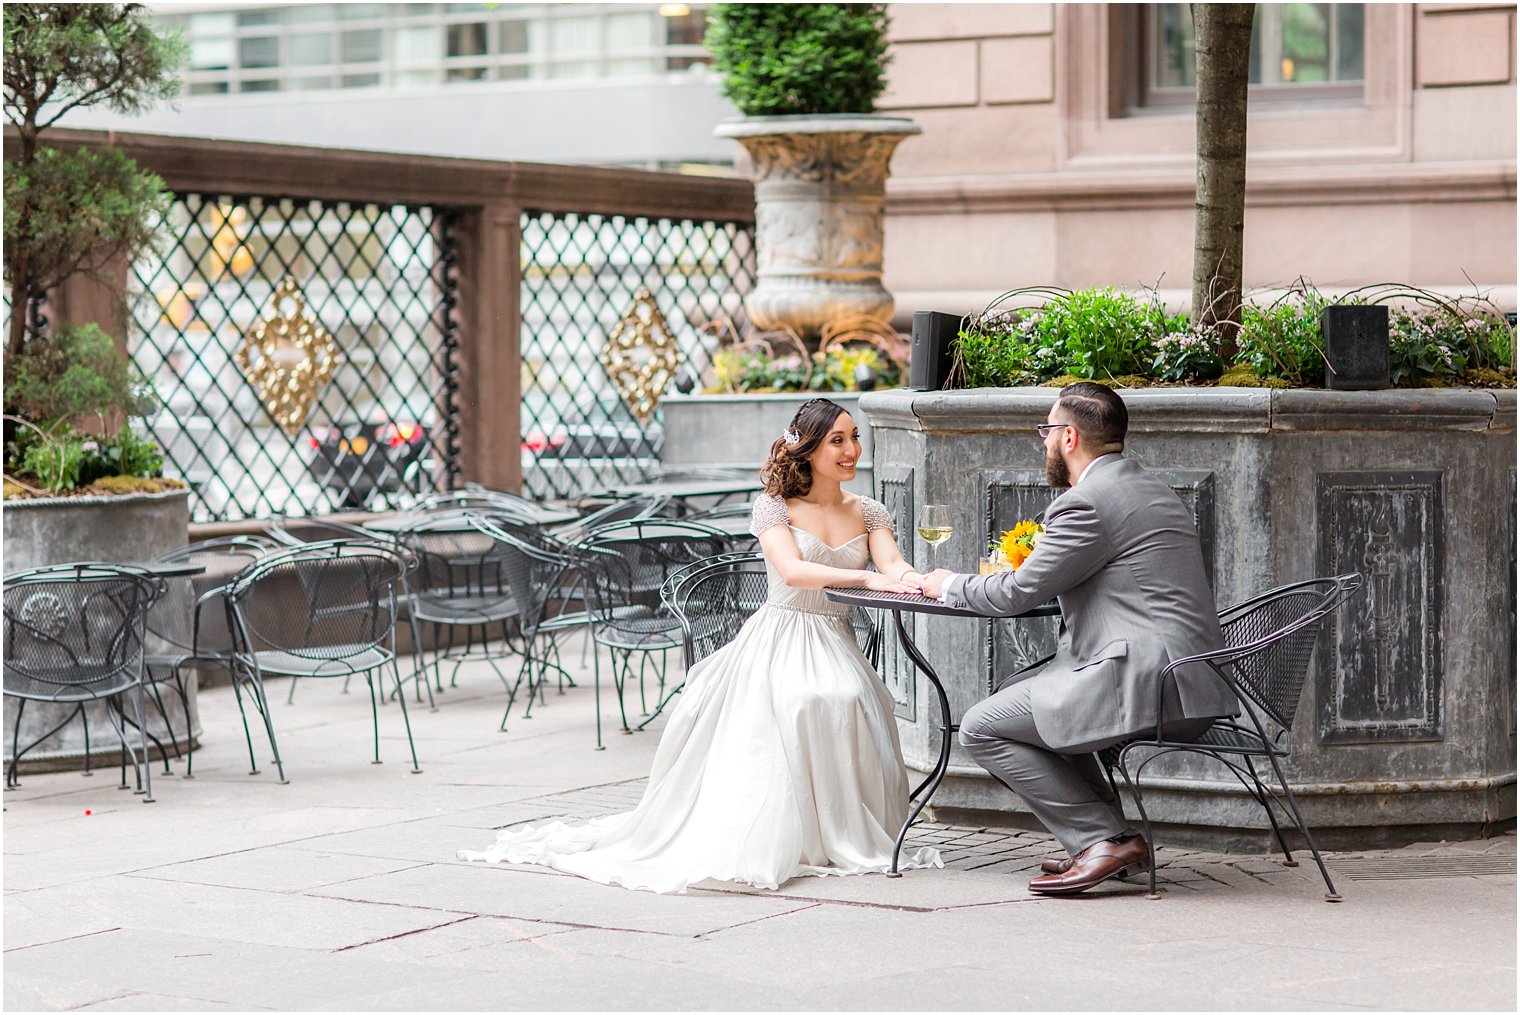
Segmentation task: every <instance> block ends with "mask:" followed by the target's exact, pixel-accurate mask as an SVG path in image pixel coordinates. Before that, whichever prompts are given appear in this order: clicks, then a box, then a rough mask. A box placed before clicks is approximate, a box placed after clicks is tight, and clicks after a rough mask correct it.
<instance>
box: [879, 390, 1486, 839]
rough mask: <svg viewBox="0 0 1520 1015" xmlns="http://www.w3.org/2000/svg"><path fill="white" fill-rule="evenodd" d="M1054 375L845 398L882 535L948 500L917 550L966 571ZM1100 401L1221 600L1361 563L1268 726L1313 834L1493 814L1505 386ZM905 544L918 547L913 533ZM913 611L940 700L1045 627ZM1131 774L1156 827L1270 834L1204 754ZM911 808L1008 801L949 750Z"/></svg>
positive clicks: (916, 735)
mask: <svg viewBox="0 0 1520 1015" xmlns="http://www.w3.org/2000/svg"><path fill="white" fill-rule="evenodd" d="M1054 395H1055V392H1054V391H1053V390H1051V389H1045V388H1017V389H996V390H992V389H983V390H970V391H945V392H913V391H906V390H897V391H890V392H880V393H871V394H868V395H866V396H864V397H863V398H862V400H861V408H862V410H863V411H864V412H865V414H866V415H867V416H868V417H869V418H870V421H871V424H872V435H873V437H874V439H875V448H876V453H875V466H876V481H877V489H878V496H879V497H880V499H881V500H883V501H885V502H886V504H887V505H888V507H889V508H890V509H891V510H892V511H893V512H894V515H895V517H896V519H897V529H898V532H900V533H911V532H912V531H913V528H914V525H913V520H914V517H915V515H916V512H918V511H919V510H921V508H922V505H924V504H926V503H945V504H950V505H952V511H953V512H954V515H955V518H956V522H957V530H956V533H955V535H954V536H953V537H952V538H951V539H950V540H949V541H948V542H947V543H946V544H944V545H943V546H942V547H941V548H940V555H941V560H943V561H945V562H947V563H948V565H949V566H953V567H957V568H959V569H961V570H967V569H974V564H975V561H976V558H977V556H978V554H979V553H981V552H983V551H984V548H985V546H986V544H987V541H988V540H989V539H990V538H991V536H992V534H993V533H994V532H995V531H1001V530H1003V529H1005V528H1009V527H1011V526H1012V525H1013V523H1014V522H1016V521H1018V520H1019V519H1021V518H1026V517H1030V516H1033V515H1034V514H1035V513H1036V512H1037V511H1039V510H1041V509H1042V508H1043V507H1044V506H1045V505H1046V504H1047V503H1049V501H1050V499H1051V492H1050V490H1049V489H1048V488H1047V487H1046V486H1045V480H1044V470H1043V452H1042V449H1041V446H1040V444H1039V442H1038V441H1037V439H1036V437H1035V434H1034V425H1035V424H1036V423H1040V422H1043V421H1044V420H1045V416H1046V413H1047V412H1048V411H1049V409H1050V405H1051V402H1052V400H1053V398H1054ZM1124 399H1125V403H1126V404H1127V405H1128V407H1129V411H1130V440H1129V446H1128V452H1129V454H1131V455H1132V456H1133V457H1134V458H1136V459H1137V460H1139V461H1140V462H1141V463H1142V464H1143V465H1145V466H1146V467H1147V468H1149V469H1152V470H1153V471H1156V472H1159V473H1161V474H1163V475H1164V476H1166V477H1167V478H1168V480H1169V481H1170V482H1171V484H1172V486H1173V488H1174V489H1176V490H1177V492H1178V494H1179V495H1180V496H1181V497H1182V499H1183V501H1184V503H1186V504H1187V505H1188V506H1189V507H1190V508H1191V509H1192V511H1193V514H1194V517H1195V520H1196V522H1197V525H1198V529H1199V533H1200V535H1201V537H1202V539H1203V546H1204V554H1205V559H1206V562H1207V563H1208V565H1209V567H1210V571H1211V574H1212V576H1213V583H1214V589H1215V595H1216V598H1217V601H1218V603H1219V604H1220V605H1221V606H1225V605H1228V604H1230V603H1233V602H1237V601H1239V600H1242V599H1245V598H1246V597H1248V596H1249V595H1251V594H1252V593H1254V592H1257V591H1260V590H1263V589H1266V588H1269V587H1272V586H1275V585H1279V584H1282V583H1285V582H1290V581H1295V580H1298V579H1302V578H1308V577H1313V576H1315V575H1322V574H1334V573H1340V572H1345V571H1360V572H1362V573H1363V574H1364V575H1366V576H1367V584H1366V589H1365V592H1364V593H1363V595H1362V596H1360V597H1359V598H1357V599H1355V600H1353V602H1352V603H1351V604H1350V605H1349V606H1348V607H1346V608H1345V609H1343V610H1342V612H1341V614H1340V615H1339V617H1338V618H1337V623H1336V624H1335V625H1334V627H1333V629H1331V630H1328V631H1327V632H1326V633H1325V635H1324V637H1323V638H1322V640H1321V642H1320V645H1319V648H1318V649H1317V651H1316V653H1315V658H1314V661H1313V664H1312V668H1311V671H1310V675H1309V678H1308V681H1307V683H1306V686H1305V688H1304V693H1303V698H1302V701H1301V704H1300V706H1299V711H1298V716H1297V720H1296V721H1295V724H1294V729H1293V733H1292V737H1293V739H1292V752H1293V753H1292V759H1291V761H1290V764H1289V769H1288V771H1289V779H1290V781H1292V782H1293V784H1294V792H1295V793H1296V794H1298V796H1299V799H1300V803H1301V805H1302V806H1303V808H1304V810H1305V817H1306V818H1307V820H1308V822H1309V826H1310V827H1311V828H1312V829H1314V830H1315V834H1316V836H1317V837H1319V840H1320V843H1321V845H1324V846H1327V847H1331V848H1335V847H1343V848H1344V847H1361V846H1371V845H1374V844H1390V843H1407V842H1415V841H1420V840H1424V839H1435V838H1451V837H1472V836H1475V835H1486V834H1490V833H1491V832H1493V831H1494V830H1496V829H1499V828H1503V827H1505V826H1507V825H1513V823H1514V818H1515V725H1516V723H1515V698H1514V687H1515V640H1514V639H1515V436H1514V424H1515V392H1514V391H1459V390H1421V391H1378V392H1372V391H1367V392H1338V391H1309V390H1294V391H1269V390H1258V389H1245V388H1208V389H1151V390H1141V391H1132V392H1125V393H1124ZM903 542H904V543H905V544H906V543H907V542H908V540H907V539H904V540H903ZM904 549H905V551H908V547H907V546H906V545H905V546H904ZM909 552H911V553H912V554H915V555H916V556H917V559H918V561H919V562H920V564H923V563H925V562H926V560H927V547H926V546H925V545H924V544H923V543H922V542H921V541H919V540H916V539H915V540H913V541H912V549H911V551H909ZM913 622H914V623H915V625H916V628H915V632H914V636H915V638H916V639H917V640H918V643H919V645H920V646H921V647H923V648H924V649H925V650H926V654H927V656H928V657H929V658H930V659H934V660H936V662H937V663H938V662H941V661H942V662H943V667H942V668H941V669H940V671H939V672H940V673H941V675H942V677H943V678H944V680H945V684H946V690H947V691H948V692H949V695H950V702H951V709H952V711H953V712H954V713H955V716H956V718H958V717H959V716H960V715H961V714H963V713H964V712H965V710H966V709H967V708H969V707H970V706H971V705H972V704H973V703H974V702H976V701H977V700H978V699H980V698H981V697H983V696H984V695H985V694H986V693H987V692H988V690H989V689H990V686H991V685H990V681H991V679H992V678H993V674H995V673H1004V672H1008V671H1009V670H1011V669H1013V668H1015V667H1016V666H1017V665H1018V664H1019V661H1020V660H1024V659H1034V658H1038V657H1039V655H1041V654H1043V653H1044V652H1045V651H1046V650H1047V649H1048V647H1050V646H1053V644H1054V638H1055V631H1054V621H1047V622H1042V624H1041V626H1036V625H1034V624H1030V623H1027V622H1026V623H1024V624H1014V623H1012V622H994V621H987V622H976V623H975V624H974V625H973V624H971V623H970V622H965V621H944V620H938V621H936V620H934V619H933V618H922V617H915V618H914V621H913ZM973 627H974V628H975V630H974V631H973ZM973 634H974V637H973ZM893 649H894V650H895V646H893ZM883 670H884V676H885V677H886V679H887V680H888V682H889V684H890V685H891V686H892V687H893V690H894V693H895V694H896V696H897V699H898V712H899V717H900V719H901V724H902V733H903V750H904V754H905V756H906V757H907V760H908V763H909V765H910V766H912V767H914V768H916V769H919V770H927V769H928V768H929V767H930V765H931V764H932V762H933V760H934V758H935V756H936V754H937V750H938V734H937V732H936V731H932V730H931V728H930V725H929V724H930V723H931V722H933V721H935V720H936V716H935V714H934V712H935V709H936V708H937V706H936V705H934V704H933V703H932V700H931V697H930V695H929V690H930V689H929V688H928V687H927V682H920V681H918V680H915V679H914V676H913V674H912V670H911V667H910V666H909V665H908V664H907V662H906V661H905V660H902V659H899V658H897V655H896V653H895V651H894V652H893V653H892V654H891V655H890V656H889V658H888V659H887V660H886V663H885V665H884V667H883ZM921 685H922V686H921ZM1163 766H1165V767H1163ZM1146 786H1147V795H1146V801H1147V802H1146V806H1147V808H1148V809H1150V810H1151V814H1152V817H1153V819H1155V820H1157V821H1159V822H1160V823H1162V824H1163V825H1167V826H1172V827H1171V828H1170V829H1169V830H1167V831H1166V832H1165V833H1164V834H1166V836H1167V841H1171V842H1178V841H1188V840H1191V841H1195V842H1198V843H1200V844H1204V845H1207V846H1209V847H1211V848H1219V849H1224V848H1241V847H1246V846H1250V847H1262V848H1266V846H1267V844H1268V842H1269V841H1270V831H1269V830H1268V829H1267V827H1266V823H1265V820H1264V818H1263V815H1262V812H1261V809H1260V808H1259V807H1258V806H1257V805H1256V804H1255V802H1254V801H1252V800H1251V799H1249V797H1247V796H1246V795H1245V794H1244V792H1243V791H1242V790H1241V788H1240V786H1239V785H1238V784H1236V783H1235V782H1234V781H1233V780H1232V779H1231V778H1230V777H1229V775H1228V773H1227V772H1225V771H1224V770H1223V769H1222V768H1220V767H1219V766H1218V765H1216V764H1213V763H1211V762H1208V761H1205V760H1202V759H1195V758H1189V757H1187V756H1182V755H1177V756H1173V757H1170V758H1166V759H1163V760H1162V761H1160V762H1158V763H1157V764H1155V765H1152V766H1150V767H1148V768H1147V770H1146ZM935 809H936V810H937V811H938V812H939V813H940V814H941V815H942V816H947V817H952V818H963V819H964V818H970V819H971V820H980V821H987V822H1003V823H1010V822H1011V823H1025V822H1028V821H1032V818H1029V816H1028V815H1027V814H1023V813H1022V812H1021V808H1020V805H1019V804H1018V802H1017V799H1016V798H1015V797H1014V796H1013V794H1011V793H1009V792H1008V791H1007V790H1006V789H1004V788H1003V787H1002V786H1000V785H997V784H996V783H994V782H992V780H991V779H990V778H988V777H987V776H986V775H985V774H984V773H983V772H982V770H981V769H980V768H979V767H977V766H976V765H975V764H974V763H973V762H971V761H970V759H969V758H967V757H965V756H964V755H963V754H961V753H960V750H959V748H958V747H957V748H956V753H955V754H954V755H953V757H952V768H951V772H950V778H949V779H947V780H946V782H945V785H944V787H943V788H942V789H941V790H940V792H939V794H938V796H937V797H936V798H935Z"/></svg>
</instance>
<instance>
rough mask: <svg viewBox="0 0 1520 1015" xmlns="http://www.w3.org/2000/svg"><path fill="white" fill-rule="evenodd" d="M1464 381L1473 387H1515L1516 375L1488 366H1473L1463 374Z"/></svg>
mask: <svg viewBox="0 0 1520 1015" xmlns="http://www.w3.org/2000/svg"><path fill="white" fill-rule="evenodd" d="M1462 383H1463V384H1465V385H1467V386H1468V387H1473V388H1513V387H1514V386H1515V375H1514V374H1513V373H1508V374H1506V373H1504V372H1502V371H1499V370H1491V369H1489V368H1488V367H1473V368H1472V369H1471V370H1469V371H1467V373H1465V374H1463V375H1462Z"/></svg>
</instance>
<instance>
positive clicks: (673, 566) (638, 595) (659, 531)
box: [581, 518, 728, 606]
mask: <svg viewBox="0 0 1520 1015" xmlns="http://www.w3.org/2000/svg"><path fill="white" fill-rule="evenodd" d="M581 545H582V546H583V547H594V548H596V549H598V550H602V551H605V552H609V553H615V554H617V555H619V556H621V557H622V558H623V559H624V560H625V561H626V562H627V565H628V577H629V580H630V585H629V588H628V590H627V594H628V602H630V603H635V602H637V603H640V604H643V605H649V606H655V605H658V604H659V593H660V590H661V588H662V587H663V586H664V585H665V582H666V581H667V580H668V579H669V578H670V576H671V575H672V574H674V573H675V572H676V571H677V570H679V569H680V568H682V567H684V566H686V565H688V564H691V563H693V562H694V561H698V560H702V559H703V558H706V557H716V556H718V555H719V554H723V553H727V552H728V537H727V536H726V535H724V534H723V533H722V532H719V531H718V530H717V529H713V528H710V527H708V526H705V525H701V524H698V523H694V522H685V521H676V520H674V519H668V518H649V519H642V520H637V521H625V522H614V523H612V524H611V525H603V526H601V527H600V528H597V529H595V530H593V531H592V532H591V534H590V535H588V536H587V537H586V539H585V540H584V541H583V543H582V544H581Z"/></svg>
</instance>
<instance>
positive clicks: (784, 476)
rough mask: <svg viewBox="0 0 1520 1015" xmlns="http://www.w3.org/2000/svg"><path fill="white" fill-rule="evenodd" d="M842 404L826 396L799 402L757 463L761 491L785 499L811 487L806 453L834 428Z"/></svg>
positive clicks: (841, 411) (812, 449) (802, 493)
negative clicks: (762, 463) (767, 450)
mask: <svg viewBox="0 0 1520 1015" xmlns="http://www.w3.org/2000/svg"><path fill="white" fill-rule="evenodd" d="M843 412H844V406H842V405H840V404H839V403H838V402H831V401H829V400H828V399H827V398H814V399H810V400H809V401H806V402H803V403H802V406H801V407H800V408H799V409H798V410H797V414H796V415H795V416H793V417H792V422H791V424H790V425H789V426H787V428H786V432H785V433H783V434H782V435H781V436H780V437H777V438H776V439H775V440H774V441H773V442H771V453H770V457H768V458H767V459H766V460H765V464H764V465H762V466H760V478H761V479H762V480H764V481H765V492H766V493H768V494H770V495H771V496H772V497H780V498H781V499H782V500H786V499H787V498H788V497H801V496H803V495H804V494H806V493H807V492H808V491H809V490H810V489H812V487H813V466H812V465H811V464H810V463H809V462H808V455H811V454H812V453H813V452H814V451H816V450H817V449H818V445H820V444H822V443H823V439H824V438H825V437H827V436H828V435H829V431H830V430H832V429H833V428H834V421H835V420H836V419H838V418H839V417H840V415H841V414H842V413H843Z"/></svg>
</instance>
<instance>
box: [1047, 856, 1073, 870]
mask: <svg viewBox="0 0 1520 1015" xmlns="http://www.w3.org/2000/svg"><path fill="white" fill-rule="evenodd" d="M1076 862H1077V861H1076V860H1074V859H1072V858H1071V857H1069V856H1063V857H1061V858H1060V859H1059V860H1057V859H1050V860H1041V861H1040V870H1042V871H1044V872H1045V873H1046V874H1065V873H1066V872H1067V871H1069V870H1071V865H1072V864H1074V863H1076Z"/></svg>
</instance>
